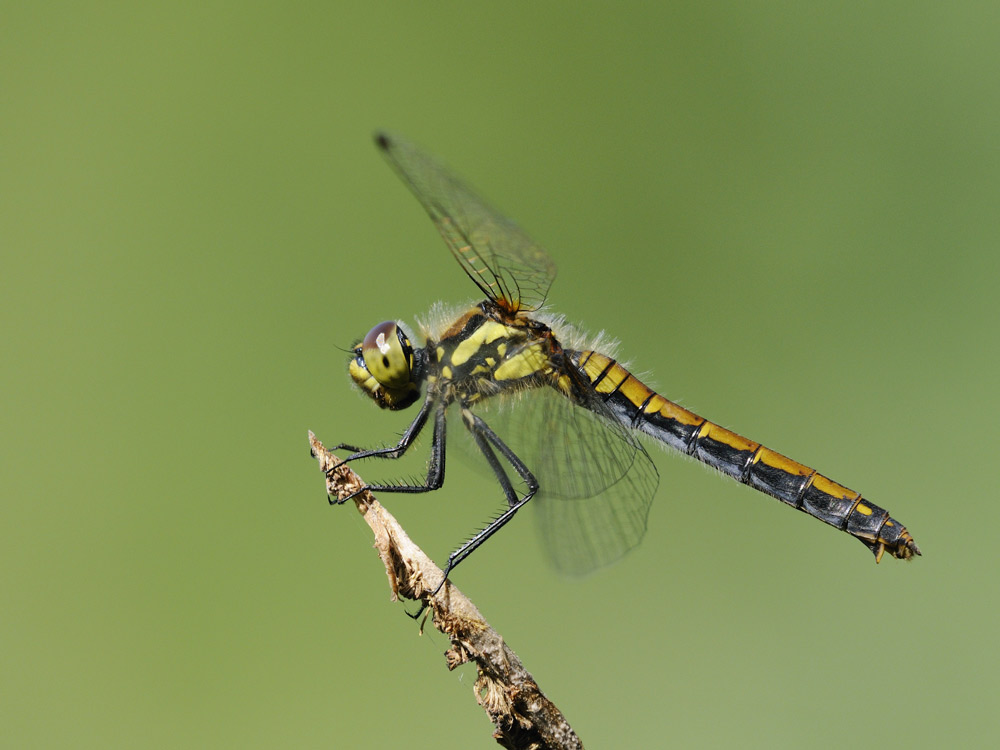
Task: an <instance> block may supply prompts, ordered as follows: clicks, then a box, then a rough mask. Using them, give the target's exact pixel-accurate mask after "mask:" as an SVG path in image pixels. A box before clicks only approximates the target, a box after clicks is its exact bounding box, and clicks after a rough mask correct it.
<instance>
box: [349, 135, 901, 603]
mask: <svg viewBox="0 0 1000 750" xmlns="http://www.w3.org/2000/svg"><path fill="white" fill-rule="evenodd" d="M375 143H376V146H377V147H378V149H379V150H380V151H381V152H382V154H383V156H384V157H385V158H386V159H387V161H388V162H389V164H390V166H391V167H392V168H393V169H394V170H395V172H396V173H397V174H398V175H399V176H400V177H401V178H402V181H403V182H404V183H405V184H406V185H407V186H408V187H409V189H410V190H411V191H412V192H413V194H414V195H415V196H416V198H417V200H418V201H419V202H420V203H421V205H422V206H423V207H424V209H425V210H426V212H427V213H428V215H429V216H430V218H431V220H432V221H433V223H434V225H435V226H436V227H437V229H438V231H439V232H440V234H441V236H442V237H443V239H444V241H445V244H446V245H447V246H448V248H449V249H450V250H451V254H452V256H453V257H454V258H455V260H457V261H458V263H459V265H460V266H461V267H462V270H464V271H465V273H466V275H467V276H468V277H469V279H471V281H472V283H473V284H475V285H476V287H478V289H479V291H480V292H481V293H482V295H483V296H484V299H483V300H482V301H481V302H479V303H478V304H475V305H473V306H471V307H467V308H464V309H462V310H460V311H459V312H458V313H456V314H454V315H452V316H450V317H449V316H446V315H441V314H438V315H437V317H438V318H439V320H438V321H436V323H435V324H431V325H427V326H425V331H424V337H425V342H424V345H423V346H422V347H421V346H415V345H414V343H413V337H412V336H411V335H410V333H409V332H408V331H407V330H406V329H405V328H404V327H403V325H402V324H401V323H398V322H396V321H385V322H382V323H379V324H378V325H376V326H375V327H374V328H372V329H371V330H370V331H369V332H368V334H367V335H366V336H365V337H364V339H363V340H362V341H360V342H359V343H357V344H356V345H355V346H354V347H353V348H352V350H351V359H350V363H349V366H348V369H349V372H350V376H351V378H352V380H353V381H354V383H355V384H356V385H357V386H358V387H359V388H360V389H361V391H362V392H363V393H365V394H366V395H367V396H369V397H371V398H372V399H373V400H374V401H375V403H376V404H378V406H380V407H382V408H384V409H389V410H392V411H400V410H403V409H406V408H408V407H410V406H413V405H414V404H416V403H417V402H418V401H419V402H420V406H419V409H418V410H417V413H416V416H415V417H414V418H413V420H412V422H410V424H409V426H408V427H407V428H406V429H405V430H404V432H403V433H402V435H401V437H400V438H399V440H398V442H396V443H395V444H392V445H388V446H383V447H378V448H373V449H363V448H360V447H357V446H353V445H348V444H346V443H342V444H340V445H338V446H337V447H336V449H337V450H342V451H350V455H348V456H347V457H345V458H344V459H342V461H343V462H345V463H346V462H353V461H358V460H361V459H372V458H380V459H396V458H399V457H401V456H402V455H403V454H405V453H406V452H407V450H408V449H409V448H410V447H411V446H412V445H413V443H414V441H415V439H416V438H417V436H418V435H420V434H421V432H422V431H423V430H424V429H425V428H426V427H427V426H428V425H430V427H431V431H432V439H431V446H430V458H429V460H428V462H427V474H426V478H425V479H424V481H422V482H420V481H413V480H411V481H401V482H394V483H381V484H366V485H365V486H364V487H362V488H361V489H359V490H358V491H357V492H355V493H353V494H352V495H350V496H348V497H345V498H343V499H340V500H337V499H334V498H330V502H331V504H333V503H335V502H338V503H340V502H345V501H346V500H348V499H350V497H353V496H354V495H356V494H358V493H359V492H361V491H363V490H364V489H369V490H374V491H379V492H400V493H422V492H429V491H432V490H436V489H439V488H440V487H441V486H442V485H443V484H444V478H445V456H446V443H447V436H446V433H447V429H448V423H449V420H448V419H447V417H446V414H447V413H449V412H450V413H453V414H454V413H455V412H456V411H457V413H458V415H460V418H461V419H460V421H461V425H462V426H463V428H464V430H465V431H466V432H467V433H468V435H469V436H470V437H471V439H472V440H471V442H472V444H473V448H474V451H473V452H477V453H478V454H479V455H481V456H482V457H483V458H484V459H485V461H486V464H487V465H488V466H489V469H490V470H491V471H492V473H493V475H494V476H495V478H496V481H497V483H498V484H499V486H500V488H501V490H502V493H503V496H504V498H505V500H506V505H505V506H503V510H502V512H500V513H498V514H497V515H496V516H494V517H493V518H491V519H490V521H489V523H487V524H486V525H484V526H483V527H482V528H481V529H480V530H479V531H477V532H476V533H475V534H473V535H472V536H471V537H469V538H468V539H466V541H465V542H464V543H463V544H462V545H461V546H459V547H458V548H457V549H456V550H455V551H454V552H452V553H451V554H450V555H449V557H448V563H447V565H446V567H445V570H444V578H443V581H444V580H448V576H449V575H450V573H451V572H452V571H453V570H454V569H455V567H456V566H457V565H458V564H459V563H461V562H462V561H463V560H465V559H466V558H468V557H469V555H470V554H472V553H473V552H474V551H475V550H476V549H478V548H479V547H480V546H481V545H482V544H483V543H484V542H485V541H486V540H487V539H489V538H490V537H492V536H493V535H494V534H496V533H497V532H498V531H499V530H500V529H501V528H503V527H504V526H505V525H506V524H507V523H508V522H509V521H510V520H511V519H512V518H513V517H514V516H515V515H516V514H517V513H518V512H519V511H520V510H521V509H522V508H523V507H524V506H525V505H527V504H528V503H529V502H530V501H532V500H533V499H534V503H533V505H535V506H537V513H538V514H539V520H540V522H541V528H542V538H543V541H544V545H543V546H544V548H545V550H546V551H547V552H548V553H549V555H550V557H551V558H552V561H553V562H554V563H555V565H556V567H558V568H560V569H562V570H563V571H565V572H568V573H577V574H581V573H586V572H589V571H591V570H594V569H596V568H598V567H601V566H604V565H607V564H609V563H612V562H614V561H615V560H617V559H619V558H620V557H622V556H623V555H624V554H625V553H627V552H628V551H629V550H631V549H633V548H634V547H636V546H637V545H638V544H639V542H640V541H641V540H642V538H643V535H644V534H645V532H646V524H647V517H648V514H649V509H650V505H651V503H652V500H653V496H654V494H655V493H656V490H657V486H658V484H659V474H658V472H657V470H656V468H655V466H654V464H653V462H652V460H651V459H650V456H649V454H648V453H647V451H646V449H645V447H644V445H643V443H642V442H641V441H640V439H639V438H640V436H646V438H652V440H653V441H656V442H658V443H660V444H661V445H663V446H666V447H668V448H671V449H673V450H676V451H679V452H680V453H683V454H685V455H687V456H691V457H693V458H696V459H697V460H699V461H701V462H703V463H704V464H707V465H708V466H710V467H712V468H714V469H716V470H718V471H719V472H721V473H722V474H724V475H727V476H729V477H732V478H733V479H735V480H736V481H737V482H740V483H742V484H745V485H748V486H749V487H752V488H753V489H755V490H758V491H760V492H762V493H765V494H767V495H771V496H772V497H775V498H777V499H778V500H780V501H781V502H783V503H785V504H787V505H789V506H791V507H793V508H796V509H797V510H800V511H803V512H804V513H807V514H808V515H811V516H813V517H815V518H818V519H819V520H821V521H823V522H825V523H827V524H829V525H830V526H833V527H835V528H837V529H840V530H841V531H843V532H846V533H847V534H849V535H851V536H853V537H854V538H856V539H858V540H860V541H861V542H862V543H863V544H864V545H865V546H866V547H868V549H869V550H871V551H872V552H873V553H874V555H875V560H876V562H879V561H880V560H881V559H882V556H883V555H884V553H886V552H888V553H889V554H890V555H891V556H892V557H895V558H898V559H902V560H908V559H910V558H912V557H913V556H915V555H920V549H919V547H918V546H917V544H916V542H914V540H913V537H912V536H911V535H910V533H909V532H908V531H907V530H906V527H905V526H903V524H901V523H900V522H899V521H897V520H896V519H895V518H892V517H891V516H890V515H889V513H888V511H886V510H884V509H883V508H881V507H879V506H877V505H875V504H874V503H872V502H870V501H868V500H866V499H865V498H863V497H862V496H861V495H860V494H859V493H858V492H855V491H854V490H851V489H848V488H847V487H845V486H844V485H841V484H839V483H837V482H835V481H833V480H832V479H829V478H827V477H826V476H824V475H823V474H820V473H818V472H817V471H816V470H815V469H812V468H810V467H808V466H806V465H804V464H801V463H798V462H797V461H793V460H792V459H790V458H787V457H786V456H784V455H782V454H780V453H777V452H775V451H773V450H771V449H769V448H766V447H764V446H763V445H761V444H760V443H757V442H755V441H753V440H749V439H747V438H745V437H743V436H741V435H738V434H737V433H735V432H732V431H730V430H728V429H726V428H724V427H722V426H720V425H718V424H716V423H714V422H710V421H709V420H707V419H705V418H704V417H701V416H698V415H697V414H695V413H693V412H691V411H689V410H687V409H685V408H684V407H682V406H680V405H678V404H676V403H674V402H672V401H670V400H668V399H667V398H665V397H664V396H662V395H660V394H659V393H657V392H656V391H654V390H653V389H652V388H650V387H649V386H647V385H646V384H645V383H643V382H642V381H641V380H640V379H639V378H638V377H636V375H635V374H633V373H632V372H630V371H629V370H628V369H627V368H626V366H625V365H623V364H622V363H621V362H619V361H618V360H617V359H616V358H615V355H614V351H613V348H611V347H608V346H607V345H605V344H604V343H602V342H601V341H600V339H598V340H597V341H596V342H595V341H594V340H593V339H588V338H587V337H586V336H584V335H582V334H581V333H580V332H579V330H578V329H577V328H576V327H575V326H573V325H570V324H568V323H567V322H566V321H565V320H564V319H563V318H561V317H560V316H558V315H555V314H552V313H549V312H546V311H545V310H543V304H544V303H545V300H546V297H547V295H548V292H549V287H550V285H551V283H552V281H553V279H554V278H555V274H556V266H555V264H554V263H553V261H552V260H551V259H550V257H549V256H548V254H547V253H546V252H545V251H544V250H543V249H542V248H541V247H540V246H539V245H538V244H537V243H536V242H535V241H534V240H533V239H531V237H529V236H528V235H527V234H526V233H525V232H524V231H523V230H522V229H521V228H520V227H518V226H517V225H516V224H515V223H514V222H512V221H511V220H510V219H507V218H506V217H505V216H503V215H502V214H500V213H499V212H497V211H496V210H495V209H493V208H492V207H490V205H489V204H488V203H487V202H486V201H484V200H483V199H482V198H480V197H479V196H478V195H477V194H476V193H475V192H474V191H473V190H472V189H471V188H470V187H468V186H467V185H466V184H465V183H464V182H463V181H462V180H461V179H460V178H458V177H457V176H456V175H455V174H454V173H452V172H451V171H450V170H449V169H448V168H446V167H445V166H444V165H443V164H441V163H440V162H439V161H437V160H436V159H435V158H433V157H432V156H430V155H429V154H427V153H426V152H424V151H423V150H421V149H420V148H418V147H417V146H415V145H413V144H411V143H409V142H407V141H406V140H404V139H402V138H399V137H398V136H395V135H389V134H386V133H377V134H376V136H375ZM330 471H331V472H332V471H333V469H331V470H330ZM443 581H442V585H443ZM439 588H440V587H439Z"/></svg>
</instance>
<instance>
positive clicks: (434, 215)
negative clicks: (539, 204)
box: [375, 133, 556, 312]
mask: <svg viewBox="0 0 1000 750" xmlns="http://www.w3.org/2000/svg"><path fill="white" fill-rule="evenodd" d="M375 142H376V144H377V145H378V147H379V149H380V150H381V151H382V153H383V154H384V155H385V158H386V159H387V160H388V162H389V164H390V165H392V167H393V169H394V170H395V171H396V172H397V173H398V174H399V176H400V177H401V178H402V179H403V182H405V183H406V184H407V185H408V186H409V188H410V190H412V191H413V194H414V195H415V196H416V197H417V200H419V201H420V203H421V204H422V205H423V207H424V208H425V209H426V211H427V213H428V214H429V215H430V217H431V220H432V221H433V222H434V225H435V226H436V227H437V228H438V231H439V232H440V233H441V236H442V237H443V238H444V241H445V242H446V243H447V244H448V247H449V248H451V252H452V254H453V255H454V256H455V258H456V259H457V260H458V262H459V263H460V264H461V265H462V268H463V269H464V270H465V272H466V273H467V274H468V275H469V278H471V279H472V280H473V281H474V282H475V283H476V285H477V286H478V287H479V288H480V289H481V290H482V291H483V293H484V294H485V295H486V296H487V297H489V298H490V299H492V300H494V301H495V302H496V303H497V304H499V305H500V306H501V307H503V308H505V309H507V310H510V311H512V312H513V311H517V310H526V311H531V310H537V309H538V308H539V307H541V305H542V303H543V302H544V301H545V296H546V295H547V294H548V290H549V286H550V285H551V283H552V279H553V278H555V274H556V267H555V264H554V263H553V262H552V260H551V259H550V258H549V256H548V254H547V253H546V252H545V251H544V250H543V249H542V248H541V247H540V246H539V245H538V244H537V243H536V242H535V241H534V240H533V239H531V237H529V236H528V235H527V234H526V233H525V232H524V231H523V230H522V229H521V228H520V227H518V226H517V225H516V224H515V223H514V222H512V221H511V220H510V219H508V218H506V217H505V216H503V215H502V214H500V213H498V212H497V211H496V210H495V209H493V208H492V207H491V206H490V205H489V204H487V203H486V201H484V200H483V199H482V198H480V197H479V196H478V195H476V193H475V192H473V190H472V189H471V188H469V187H468V186H467V185H465V183H463V182H462V181H461V180H460V179H458V177H456V176H455V175H454V174H452V173H451V172H450V171H449V170H448V169H447V168H446V167H444V166H443V165H442V164H440V163H439V162H437V161H436V160H435V159H433V158H432V157H431V156H429V155H427V154H426V153H424V152H423V151H421V150H420V149H418V148H417V147H416V146H414V145H413V144H411V143H408V142H407V141H405V140H403V139H401V138H399V137H397V136H395V135H388V134H386V133H378V134H377V135H376V136H375Z"/></svg>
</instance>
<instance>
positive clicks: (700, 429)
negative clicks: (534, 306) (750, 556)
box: [566, 350, 920, 561]
mask: <svg viewBox="0 0 1000 750" xmlns="http://www.w3.org/2000/svg"><path fill="white" fill-rule="evenodd" d="M566 354H567V356H568V358H569V360H570V361H571V362H572V363H573V364H575V365H576V366H577V368H579V371H580V372H581V374H582V375H584V377H585V378H586V379H587V380H588V381H589V382H590V384H591V386H592V387H593V388H594V390H595V391H596V392H597V393H598V394H599V395H600V397H601V398H602V399H604V402H605V403H606V404H607V405H608V406H609V407H610V408H611V411H612V412H613V413H614V414H615V416H616V417H617V418H618V419H619V420H620V421H621V422H622V423H623V424H625V425H626V426H628V427H632V428H634V429H637V430H640V431H642V432H644V433H646V434H647V435H649V436H651V437H654V438H656V439H657V440H660V441H661V442H663V443H666V444H667V445H669V446H670V447H671V448H674V449H676V450H679V451H682V452H683V453H686V454H687V455H689V456H693V457H695V458H697V459H698V460H699V461H702V462H703V463H706V464H708V465H709V466H711V467H713V468H715V469H718V470H719V471H721V472H723V473H724V474H727V475H729V476H731V477H732V478H733V479H735V480H737V481H738V482H742V483H743V484H746V485H749V486H751V487H753V488H754V489H756V490H760V491H761V492H766V493H767V494H768V495H771V496H772V497H776V498H778V499H779V500H781V501H782V502H784V503H787V504H788V505H791V506H793V507H795V508H798V509H799V510H801V511H803V512H805V513H808V514H809V515H811V516H815V517H816V518H818V519H820V520H821V521H824V522H825V523H828V524H830V525H831V526H835V527H837V528H838V529H841V530H842V531H846V532H847V533H848V534H850V535H851V536H853V537H855V538H857V539H859V540H861V542H863V543H864V544H865V546H866V547H868V548H869V549H870V550H872V552H873V553H874V554H875V559H876V561H878V560H880V559H881V558H882V553H883V552H886V551H887V552H889V554H890V555H892V556H893V557H898V558H900V559H904V560H905V559H909V558H910V557H912V556H913V555H915V554H916V555H919V554H920V550H919V548H918V547H917V545H916V543H915V542H914V541H913V538H912V537H911V536H910V534H909V532H907V530H906V528H905V527H904V526H903V525H902V524H901V523H899V522H898V521H896V520H895V519H894V518H891V517H890V516H889V513H888V511H886V510H884V509H883V508H880V507H878V506H877V505H875V504H873V503H870V502H868V501H867V500H865V499H864V498H862V497H861V495H860V494H859V493H857V492H855V491H854V490H850V489H848V488H846V487H844V486H842V485H840V484H837V483H836V482H834V481H832V480H830V479H828V478H827V477H825V476H823V475H822V474H820V473H818V472H817V471H816V470H815V469H811V468H809V467H808V466H803V465H802V464H800V463H798V462H796V461H793V460H791V459H790V458H787V457H785V456H783V455H781V454H780V453H775V452H774V451H772V450H770V449H768V448H765V447H764V446H763V445H761V444H760V443H755V442H754V441H752V440H748V439H747V438H745V437H743V436H742V435H737V434H736V433H735V432H731V431H730V430H727V429H725V428H724V427H720V426H719V425H717V424H714V423H712V422H709V421H708V420H707V419H704V418H703V417H699V416H698V415H697V414H694V413H692V412H690V411H688V410H687V409H684V408H683V407H681V406H678V405H677V404H675V403H673V402H672V401H669V400H668V399H666V398H664V397H663V396H661V395H660V394H658V393H656V392H655V391H653V390H652V389H651V388H649V387H647V386H646V385H645V384H644V383H642V382H641V381H640V380H639V379H638V378H636V377H635V376H634V375H632V373H630V372H629V371H628V370H626V369H625V368H624V367H622V366H621V365H620V364H618V362H616V361H615V360H613V359H611V358H610V357H607V356H605V355H603V354H600V353H598V352H594V351H569V350H567V351H566Z"/></svg>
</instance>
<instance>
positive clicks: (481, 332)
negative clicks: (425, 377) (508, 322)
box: [451, 320, 523, 367]
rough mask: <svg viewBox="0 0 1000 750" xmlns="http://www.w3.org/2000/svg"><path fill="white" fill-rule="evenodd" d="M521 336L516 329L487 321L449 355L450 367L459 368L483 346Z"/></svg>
mask: <svg viewBox="0 0 1000 750" xmlns="http://www.w3.org/2000/svg"><path fill="white" fill-rule="evenodd" d="M518 335H523V334H521V332H520V331H518V330H517V329H516V328H509V327H508V326H505V325H503V324H501V323H497V322H496V321H494V320H488V321H486V322H485V323H483V324H482V325H481V326H479V328H477V329H476V330H475V331H473V332H472V333H471V334H470V335H469V337H468V338H467V339H465V340H464V341H462V342H461V343H460V344H459V345H458V346H456V347H455V351H453V352H452V353H451V365H452V367H461V366H462V365H464V364H465V363H466V362H468V361H469V358H470V357H472V356H473V355H474V354H475V353H476V352H477V351H479V347H481V346H482V345H483V344H490V343H492V342H494V341H496V340H497V339H502V338H511V337H513V336H518Z"/></svg>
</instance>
